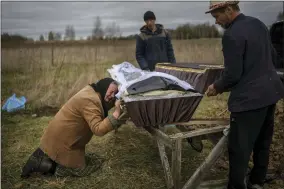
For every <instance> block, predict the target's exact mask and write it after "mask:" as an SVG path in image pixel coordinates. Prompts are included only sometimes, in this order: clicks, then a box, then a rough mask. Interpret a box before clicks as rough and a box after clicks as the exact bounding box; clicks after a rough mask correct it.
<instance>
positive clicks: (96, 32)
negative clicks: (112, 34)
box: [92, 16, 104, 39]
mask: <svg viewBox="0 0 284 189" xmlns="http://www.w3.org/2000/svg"><path fill="white" fill-rule="evenodd" d="M103 36H104V31H103V29H102V21H101V18H100V17H99V16H97V17H96V20H95V24H94V29H93V31H92V39H98V38H102V37H103Z"/></svg>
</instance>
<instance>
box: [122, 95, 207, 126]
mask: <svg viewBox="0 0 284 189" xmlns="http://www.w3.org/2000/svg"><path fill="white" fill-rule="evenodd" d="M202 96H203V95H202V94H200V93H195V92H192V91H174V90H160V91H151V92H146V93H143V94H139V95H138V94H137V95H129V96H125V97H123V101H124V104H125V107H126V110H127V113H128V116H129V117H130V118H131V121H132V122H133V123H134V124H135V125H136V126H137V127H144V128H147V127H155V128H158V127H159V126H160V127H163V126H164V125H166V124H170V123H174V122H188V121H190V119H191V117H192V115H193V114H194V112H195V110H196V108H197V107H198V105H199V103H200V101H201V99H202Z"/></svg>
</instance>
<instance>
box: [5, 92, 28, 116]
mask: <svg viewBox="0 0 284 189" xmlns="http://www.w3.org/2000/svg"><path fill="white" fill-rule="evenodd" d="M26 101H27V99H26V98H25V97H24V96H22V97H20V98H17V97H16V94H15V93H14V94H13V95H12V96H11V97H9V98H8V99H7V101H6V102H5V104H4V105H3V106H2V110H6V111H7V112H15V111H17V110H21V109H24V108H25V103H26Z"/></svg>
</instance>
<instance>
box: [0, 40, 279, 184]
mask: <svg viewBox="0 0 284 189" xmlns="http://www.w3.org/2000/svg"><path fill="white" fill-rule="evenodd" d="M134 44H135V43H134V42H133V41H126V42H123V43H122V44H119V43H117V44H104V45H102V44H99V45H89V46H86V45H84V44H81V45H78V46H64V47H60V46H56V48H55V49H54V53H53V58H52V59H53V61H51V60H50V57H51V56H50V55H51V53H50V52H51V48H50V47H48V46H42V47H41V46H40V47H38V46H37V47H36V48H33V47H26V48H24V47H21V48H5V49H2V69H1V73H2V76H1V85H2V87H1V89H2V90H1V95H2V97H1V98H2V104H3V102H4V101H5V99H6V98H7V97H9V96H10V95H12V93H13V92H15V93H16V94H17V95H18V96H19V95H24V96H26V97H27V99H28V103H27V107H26V110H25V111H23V112H22V113H11V114H8V113H6V112H2V119H1V120H2V121H1V127H2V128H1V130H2V135H1V146H2V148H1V152H2V167H1V176H2V177H1V178H2V179H1V184H2V188H9V189H10V188H49V189H51V188H52V189H53V188H71V189H72V188H74V189H75V188H100V189H116V188H117V189H119V188H123V189H130V188H131V189H132V188H135V189H140V188H141V189H142V188H143V189H145V188H149V189H155V188H160V189H163V188H166V185H165V180H164V172H163V169H162V165H161V161H160V157H159V153H158V148H157V145H156V143H155V141H154V139H153V138H152V137H151V136H150V135H149V134H148V133H147V132H145V131H144V130H143V129H140V128H136V127H134V126H131V125H123V126H122V127H121V128H120V129H119V132H118V133H117V134H114V132H110V133H108V134H107V135H105V136H104V137H96V136H94V137H93V139H92V140H91V142H90V143H89V144H88V145H87V152H91V153H93V152H94V153H97V154H99V155H100V156H103V157H104V158H105V163H104V165H103V167H102V169H101V170H100V171H98V172H96V173H94V174H92V175H91V176H88V177H85V178H76V179H74V178H49V177H48V178H46V179H43V178H42V176H39V177H31V178H30V179H27V180H22V179H21V178H20V173H21V168H22V166H23V164H24V163H25V162H26V160H27V158H28V157H29V156H30V154H31V153H32V152H33V151H34V149H35V148H37V147H38V145H39V141H40V137H41V136H42V134H43V131H44V129H45V128H46V127H47V125H48V122H49V121H50V120H51V119H52V116H53V115H54V113H55V112H56V110H57V109H58V108H60V107H61V106H62V105H63V104H64V102H65V101H66V100H68V98H70V97H71V96H72V95H73V94H74V93H76V92H77V91H78V90H79V89H81V88H82V87H83V86H85V85H86V84H88V83H90V82H93V81H95V80H97V79H99V78H102V77H105V76H107V74H106V69H108V68H110V67H111V65H113V64H119V63H121V62H122V61H129V62H131V63H133V64H135V65H137V63H136V61H135V57H134V53H135V51H134V49H135V46H134ZM173 44H174V48H175V52H176V58H177V61H179V62H215V63H221V61H222V58H221V57H222V56H221V48H220V41H219V40H206V39H200V40H189V41H173ZM52 62H53V64H52ZM227 98H228V94H223V95H221V96H217V97H212V98H206V97H205V98H204V99H203V101H202V102H201V104H200V106H199V107H198V109H197V110H196V112H195V114H194V117H195V118H197V117H199V118H221V117H223V118H228V116H229V114H228V112H224V110H225V109H226V107H227V104H226V100H227ZM282 103H283V102H282ZM47 110H48V111H49V113H48V112H46V111H47ZM33 114H37V115H38V117H34V116H32V115H33ZM283 121H284V116H283V106H282V104H281V102H279V104H278V109H277V112H276V126H275V134H274V138H273V144H272V147H271V162H270V167H271V168H275V169H277V168H279V167H281V166H280V165H281V157H283V155H284V154H283V151H284V150H283V136H284V131H283ZM169 132H176V131H175V130H174V129H169ZM183 147H184V148H183V151H182V154H183V156H182V182H183V183H185V181H186V180H187V179H188V178H189V177H190V175H191V174H192V173H193V172H194V171H195V169H196V168H197V167H198V166H199V164H200V163H201V162H202V161H203V160H204V158H205V157H206V156H207V155H208V153H209V151H210V150H211V149H212V145H211V144H210V143H209V142H206V143H205V149H204V151H203V152H202V153H197V152H195V151H194V150H192V148H191V147H190V146H189V145H188V144H187V143H186V142H185V141H184V143H183ZM167 153H168V154H169V160H170V157H171V156H170V151H169V150H167ZM282 159H283V158H282ZM282 161H283V160H282ZM282 164H284V162H283V163H282ZM227 171H228V164H227V162H224V161H220V162H218V163H217V165H215V166H214V168H212V169H211V170H210V173H208V177H207V178H206V179H212V178H226V176H227ZM268 187H269V188H274V189H279V188H283V181H281V180H276V181H274V182H273V183H272V184H270V185H269V186H268Z"/></svg>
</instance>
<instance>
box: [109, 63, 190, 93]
mask: <svg viewBox="0 0 284 189" xmlns="http://www.w3.org/2000/svg"><path fill="white" fill-rule="evenodd" d="M107 71H108V72H109V73H110V75H111V77H112V79H114V80H116V81H117V82H119V84H120V86H119V92H118V93H117V94H116V97H117V98H121V97H122V96H124V95H127V88H128V87H129V86H131V85H132V84H134V83H137V82H140V81H143V80H147V79H148V78H150V77H153V76H158V77H163V78H167V79H169V80H171V81H173V82H174V84H176V85H179V86H180V87H182V88H183V89H185V90H188V89H194V88H193V87H192V86H191V85H190V84H189V83H187V82H185V81H182V80H180V79H178V78H177V77H175V76H172V75H170V74H166V73H162V72H149V71H144V70H141V69H139V68H136V67H135V66H133V65H132V64H131V63H129V62H123V63H121V64H118V65H113V66H112V68H111V69H108V70H107Z"/></svg>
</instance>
